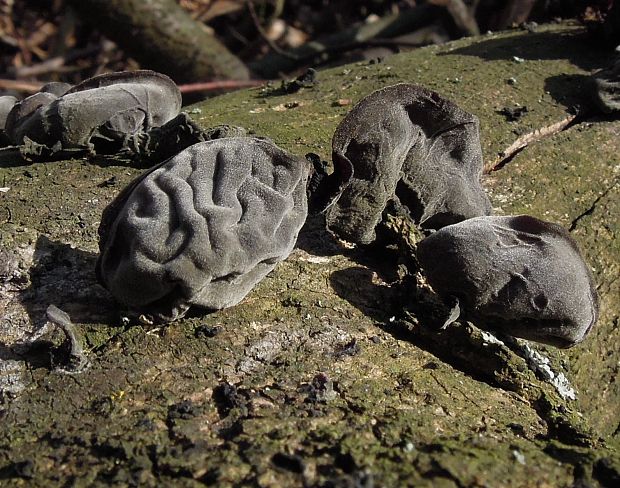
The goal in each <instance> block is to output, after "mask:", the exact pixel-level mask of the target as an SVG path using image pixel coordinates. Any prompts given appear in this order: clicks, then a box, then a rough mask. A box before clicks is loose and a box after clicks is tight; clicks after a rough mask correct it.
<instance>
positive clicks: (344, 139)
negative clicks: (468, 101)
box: [312, 84, 491, 244]
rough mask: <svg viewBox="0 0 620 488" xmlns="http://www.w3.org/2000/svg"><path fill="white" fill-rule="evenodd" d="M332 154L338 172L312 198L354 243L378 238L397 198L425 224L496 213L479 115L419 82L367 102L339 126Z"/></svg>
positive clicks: (385, 91)
mask: <svg viewBox="0 0 620 488" xmlns="http://www.w3.org/2000/svg"><path fill="white" fill-rule="evenodd" d="M332 159H333V163H334V172H333V174H332V175H330V176H328V177H327V178H325V179H324V180H323V181H322V182H321V183H322V184H321V185H320V187H319V189H318V191H317V192H316V194H315V196H314V200H313V202H312V203H313V207H319V208H321V207H322V208H327V216H326V219H327V225H328V227H329V228H330V229H331V230H332V231H333V232H334V233H335V234H337V235H338V236H339V237H341V238H343V239H346V240H349V241H353V242H357V243H361V244H368V243H370V242H372V241H373V240H374V239H375V227H376V225H377V224H378V223H379V222H380V221H381V215H382V213H383V211H384V209H385V207H386V205H387V203H388V201H390V200H400V203H402V204H403V205H405V206H406V207H407V208H408V209H409V212H410V213H411V216H412V217H413V219H414V220H415V222H416V223H417V224H419V225H420V227H422V228H423V229H436V228H440V227H442V226H444V225H448V224H452V223H455V222H459V221H461V220H464V219H467V218H471V217H476V216H480V215H488V214H489V213H490V211H491V205H490V203H489V200H488V198H487V197H486V195H485V193H484V191H483V189H482V187H481V185H480V177H481V174H482V151H481V148H480V138H479V123H478V119H477V118H476V117H475V116H474V115H472V114H469V113H467V112H465V111H464V110H462V109H460V108H459V107H457V106H456V105H455V104H454V103H452V102H450V101H448V100H446V99H444V98H442V97H441V96H440V95H439V94H437V93H435V92H433V91H430V90H428V89H426V88H423V87H421V86H418V85H413V84H398V85H394V86H389V87H386V88H383V89H381V90H378V91H375V92H374V93H371V94H370V95H368V96H367V97H365V98H364V99H363V100H361V101H360V102H359V103H358V104H357V105H356V106H355V107H354V108H353V110H351V112H349V113H348V114H347V116H346V117H345V118H344V119H343V120H342V122H341V123H340V125H339V126H338V128H337V129H336V132H335V134H334V137H333V140H332ZM316 202H319V203H316Z"/></svg>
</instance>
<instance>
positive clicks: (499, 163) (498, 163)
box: [484, 114, 577, 173]
mask: <svg viewBox="0 0 620 488" xmlns="http://www.w3.org/2000/svg"><path fill="white" fill-rule="evenodd" d="M576 118H577V115H575V114H574V115H569V116H567V117H565V118H563V119H562V120H560V121H559V122H555V123H553V124H551V125H547V126H545V127H541V128H540V129H536V130H534V131H532V132H528V133H527V134H524V135H522V136H520V137H518V138H517V139H516V140H515V141H514V142H513V143H512V144H511V145H510V146H508V147H507V148H506V149H504V150H503V151H502V152H501V153H499V155H498V157H497V158H496V159H495V161H493V162H492V163H491V164H489V165H485V168H484V172H485V173H492V172H493V171H497V170H498V169H501V168H502V167H504V165H505V164H506V163H507V162H508V161H510V160H511V159H512V158H513V157H514V156H515V155H516V154H517V153H518V152H520V151H522V150H523V149H524V148H525V147H527V146H529V145H530V144H532V143H534V142H538V141H540V140H541V139H544V138H546V137H549V136H552V135H553V134H557V133H558V132H561V131H563V130H564V129H566V128H567V127H568V126H569V125H570V124H571V123H573V121H574V120H575V119H576Z"/></svg>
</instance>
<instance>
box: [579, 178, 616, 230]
mask: <svg viewBox="0 0 620 488" xmlns="http://www.w3.org/2000/svg"><path fill="white" fill-rule="evenodd" d="M617 185H618V180H616V181H614V183H613V184H612V185H611V186H609V187H608V188H606V189H605V190H604V191H603V193H601V194H600V195H599V196H598V197H596V199H595V200H594V202H592V205H590V207H589V208H587V209H586V210H585V211H583V212H582V213H580V214H579V215H577V217H575V218H574V219H573V220H572V222H571V224H570V226H569V228H568V230H569V232H572V231H574V230H575V229H576V228H577V224H579V221H580V220H581V219H583V218H584V217H587V216H588V215H592V214H593V213H594V210H596V206H597V205H598V203H599V202H600V201H601V200H602V199H603V198H605V197H606V196H607V195H608V194H609V193H610V192H611V191H612V190H613V189H614V188H615V187H616V186H617Z"/></svg>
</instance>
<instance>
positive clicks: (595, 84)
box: [590, 60, 620, 113]
mask: <svg viewBox="0 0 620 488" xmlns="http://www.w3.org/2000/svg"><path fill="white" fill-rule="evenodd" d="M590 79H591V84H590V91H591V95H592V98H593V100H594V103H595V105H596V107H597V108H598V109H599V110H601V111H602V112H604V113H612V112H615V111H617V110H620V60H615V61H613V62H612V63H611V64H610V65H609V66H608V67H607V68H605V69H602V70H600V71H598V72H596V73H594V74H593V75H592V77H591V78H590Z"/></svg>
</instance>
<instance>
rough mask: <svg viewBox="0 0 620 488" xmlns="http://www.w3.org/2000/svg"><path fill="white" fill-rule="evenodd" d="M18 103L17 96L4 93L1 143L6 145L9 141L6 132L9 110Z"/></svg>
mask: <svg viewBox="0 0 620 488" xmlns="http://www.w3.org/2000/svg"><path fill="white" fill-rule="evenodd" d="M16 103H17V98H15V97H14V96H11V95H4V96H1V97H0V144H1V145H5V144H8V143H9V139H8V137H6V135H5V133H4V127H5V125H6V119H7V117H8V115H9V112H10V111H11V110H12V109H13V107H14V106H15V104H16Z"/></svg>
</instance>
